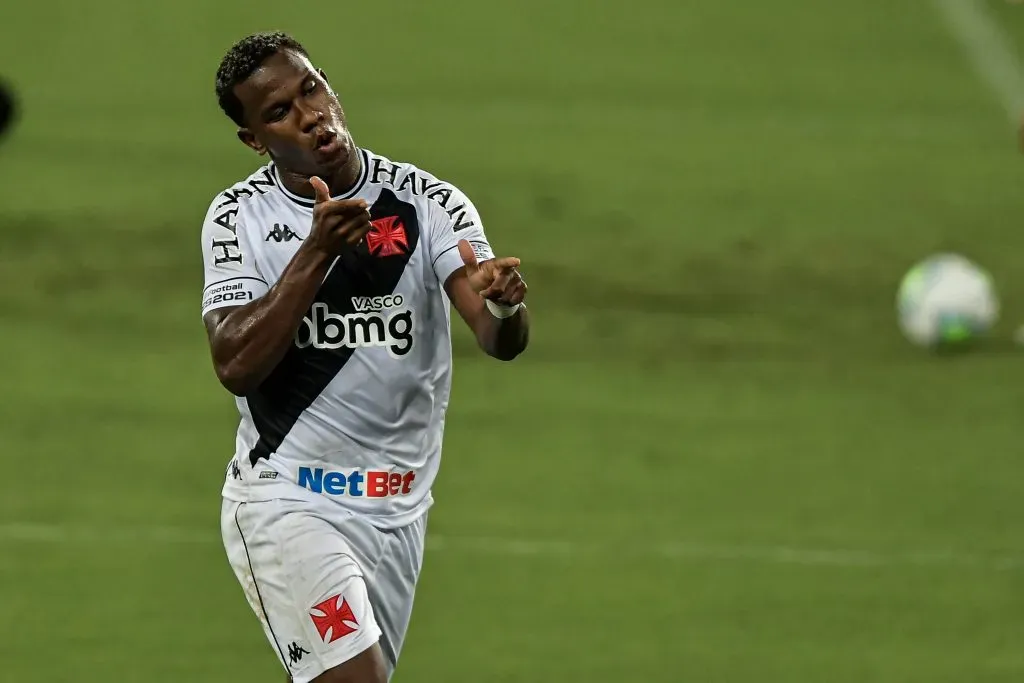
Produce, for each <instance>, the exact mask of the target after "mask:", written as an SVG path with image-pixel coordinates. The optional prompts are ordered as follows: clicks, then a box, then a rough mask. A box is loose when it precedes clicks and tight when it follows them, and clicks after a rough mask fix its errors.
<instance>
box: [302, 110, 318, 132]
mask: <svg viewBox="0 0 1024 683" xmlns="http://www.w3.org/2000/svg"><path fill="white" fill-rule="evenodd" d="M301 114H302V116H301V117H300V119H299V125H300V126H301V127H302V132H303V133H312V132H313V131H314V130H316V128H317V126H319V125H320V124H321V123H323V120H324V113H323V112H322V111H318V110H316V109H314V108H312V107H306V108H303V109H302V110H301Z"/></svg>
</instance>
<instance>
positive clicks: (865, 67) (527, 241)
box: [0, 0, 1024, 683]
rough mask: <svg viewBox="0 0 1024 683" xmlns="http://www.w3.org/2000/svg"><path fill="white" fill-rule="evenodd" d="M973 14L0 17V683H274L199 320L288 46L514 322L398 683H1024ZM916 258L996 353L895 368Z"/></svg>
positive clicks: (994, 219) (993, 153) (997, 10)
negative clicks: (250, 58)
mask: <svg viewBox="0 0 1024 683" xmlns="http://www.w3.org/2000/svg"><path fill="white" fill-rule="evenodd" d="M956 1H957V0H953V2H956ZM943 7H946V10H945V11H944V10H943ZM950 7H951V5H950V2H928V1H926V0H921V1H920V2H893V1H892V0H861V1H860V2H849V3H841V2H828V3H823V2H813V1H812V0H775V1H773V2H764V3H754V2H748V3H732V2H722V1H721V0H689V1H688V2H679V1H678V0H634V1H633V2H629V3H613V2H603V3H592V4H588V3H582V2H569V1H562V2H553V1H552V0H518V1H517V2H511V1H506V0H492V1H490V2H475V1H470V0H435V1H434V2H429V3H428V2H405V1H396V2H391V3H371V2H367V3H353V2H346V3H326V4H324V3H313V4H309V3H306V4H303V3H286V2H267V1H264V0H248V1H247V2H237V1H234V0H222V1H220V2H217V3H204V2H198V1H194V0H184V1H183V2H176V3H128V2H115V1H113V0H98V1H96V2H89V3H82V2H77V1H72V0H53V1H51V2H48V3H16V4H12V5H10V6H5V8H4V10H3V11H2V15H3V16H2V23H0V37H2V40H0V80H3V81H5V82H7V83H8V84H9V85H10V86H11V88H12V89H13V91H14V92H15V94H16V95H17V98H18V105H19V117H18V119H17V122H16V125H15V126H14V127H13V129H12V130H10V131H9V133H8V135H7V136H6V139H5V140H4V141H2V142H0V225H2V227H3V231H2V239H3V249H2V250H0V283H2V285H3V286H2V287H0V318H2V330H3V333H2V335H0V345H2V346H0V358H2V359H3V360H2V361H0V362H2V363H3V392H2V393H0V412H2V414H3V419H2V422H0V424H2V432H0V450H2V457H3V463H4V469H5V471H6V472H7V475H8V476H4V477H2V478H0V655H2V658H3V661H4V667H3V669H4V673H2V674H0V680H3V681H12V682H13V681H18V682H19V683H44V682H45V683H54V682H60V681H83V680H85V681H90V680H97V681H99V680H103V681H140V682H141V681H146V682H152V681H161V682H162V681H167V682H170V681H175V682H178V681H195V682H197V683H214V682H217V683H221V682H225V681H252V682H260V681H268V682H275V681H280V680H281V679H282V677H283V674H282V672H281V671H280V667H279V665H278V664H277V662H276V661H275V658H274V655H273V653H272V651H271V649H270V647H269V646H268V644H267V643H266V642H265V640H264V637H263V634H262V632H261V631H260V628H259V625H258V623H257V621H256V620H255V618H254V617H253V615H252V614H251V613H250V611H249V608H248V606H247V604H246V602H245V600H244V598H243V595H242V592H241V589H240V588H239V586H238V585H237V583H236V582H235V579H234V577H233V576H232V574H231V571H230V569H229V567H228V565H227V561H226V559H225V557H224V553H223V550H222V547H221V545H220V537H219V532H218V516H219V509H220V498H219V492H220V487H221V483H222V476H223V472H224V468H225V466H226V464H227V462H228V459H229V457H230V454H231V452H232V449H233V440H234V430H235V426H236V421H237V416H236V412H235V409H234V405H233V402H232V400H231V397H230V396H229V395H228V394H227V393H226V392H225V391H224V390H222V389H221V388H220V387H219V385H218V384H217V381H216V379H215V377H214V374H213V371H212V366H211V363H210V361H209V354H208V351H207V346H206V339H205V334H204V331H203V327H202V323H201V320H200V313H199V308H200V306H199V304H200V293H201V289H202V263H201V257H200V253H199V232H200V227H201V222H202V219H203V216H204V213H205V211H206V208H207V206H208V203H209V201H210V200H211V198H212V197H213V196H214V194H216V193H217V192H219V191H220V190H222V189H223V188H225V187H227V186H229V185H230V184H231V183H233V182H234V181H236V180H239V179H241V178H244V177H245V176H246V175H247V174H249V173H250V172H251V171H252V170H253V169H255V168H256V167H257V166H258V165H259V164H260V163H261V162H260V160H258V159H257V157H255V156H253V155H252V154H251V153H250V152H249V151H248V150H247V149H246V148H244V147H243V146H242V145H241V144H240V143H239V142H238V141H237V140H236V139H235V136H234V129H233V127H232V125H231V123H230V121H229V120H228V119H227V118H226V117H224V116H223V114H221V112H220V111H219V109H218V108H217V104H216V100H215V97H214V93H213V76H214V72H215V70H216V68H217V65H218V63H219V60H220V58H221V56H222V54H223V53H224V52H225V51H226V50H227V48H228V47H229V46H230V45H231V44H232V43H233V42H234V41H235V40H237V39H238V38H240V37H242V36H243V35H245V34H247V33H249V32H252V31H256V30H275V29H282V30H286V31H289V32H292V33H293V34H294V35H295V36H296V37H297V38H298V39H299V40H300V41H302V42H304V43H305V44H306V46H307V47H308V48H309V50H310V51H311V53H312V56H313V60H314V62H315V63H316V64H318V65H320V66H322V67H323V68H324V69H325V70H326V72H327V74H328V76H329V77H330V78H331V80H332V82H333V84H334V86H335V87H336V88H337V89H338V91H339V93H340V94H341V98H342V103H343V105H344V106H345V107H346V109H347V112H348V117H349V122H350V124H351V128H352V130H353V134H354V135H355V138H356V140H357V142H358V143H359V144H361V145H363V146H365V147H367V148H369V149H371V150H373V151H375V152H378V153H381V154H384V155H386V156H388V157H391V158H393V159H396V160H403V161H410V162H413V163H415V164H417V165H419V166H421V167H424V168H426V169H428V170H430V171H432V172H433V173H435V174H437V175H439V176H441V177H443V178H445V179H447V180H450V181H452V182H454V183H455V184H456V185H458V186H459V187H461V188H462V189H463V190H465V191H466V192H467V193H468V194H469V195H470V197H472V198H473V199H474V200H475V202H476V203H477V205H478V207H479V208H480V210H481V212H482V215H483V217H484V222H485V225H486V229H487V231H488V234H489V236H490V238H491V241H492V243H493V244H494V246H495V250H496V251H498V252H499V253H501V254H504V255H516V256H519V257H521V258H522V259H523V272H524V277H525V278H526V280H527V281H528V282H529V284H530V298H529V300H530V305H531V309H532V310H533V311H534V324H535V330H534V336H533V341H532V346H531V348H530V349H529V351H528V352H527V354H526V355H525V356H523V357H522V358H521V359H519V360H518V361H516V362H515V363H512V364H507V365H506V364H501V363H498V362H495V361H492V360H489V359H487V358H485V357H484V356H483V355H482V354H481V353H480V352H478V351H477V350H476V349H475V347H474V345H473V343H472V340H471V339H470V338H469V335H468V334H467V333H466V332H465V331H464V330H463V328H462V326H461V325H459V326H458V327H457V328H456V330H455V334H456V349H455V352H456V355H457V358H456V369H455V380H454V394H453V401H452V406H451V410H450V413H449V418H448V423H447V437H446V449H445V456H444V464H443V466H442V473H441V478H440V481H439V483H438V485H437V488H436V491H435V495H436V498H437V501H438V502H437V505H436V507H435V508H434V510H433V512H432V516H431V521H430V542H429V547H428V553H427V558H426V566H425V570H424V574H423V577H422V581H421V585H420V590H419V593H418V597H417V607H416V612H415V614H414V618H413V623H412V627H411V632H410V635H409V639H408V641H407V647H406V650H405V651H404V653H403V658H402V661H401V665H400V667H399V671H398V675H397V676H396V681H398V683H415V682H418V681H423V682H431V683H433V682H435V681H449V682H466V683H470V682H476V681H502V682H509V683H512V682H519V681H523V682H531V683H540V682H550V683H563V682H565V681H588V682H608V683H611V682H612V681H615V682H618V681H659V682H666V683H668V682H676V681H693V682H699V683H750V682H753V681H757V682H759V683H776V682H778V683H790V682H797V681H800V682H810V681H814V682H819V681H820V682H822V683H824V682H826V681H827V682H829V683H843V682H850V683H854V682H856V683H863V682H864V681H872V682H877V683H890V682H891V683H897V682H899V683H911V682H921V683H924V682H928V683H937V682H945V681H948V682H950V683H953V682H956V683H964V682H965V681H971V682H972V683H984V682H993V683H994V682H997V681H998V682H1007V683H1009V682H1011V681H1014V682H1019V681H1021V680H1024V647H1022V645H1024V542H1022V540H1021V538H1022V534H1021V521H1022V519H1024V449H1022V446H1021V443H1022V441H1021V416H1022V409H1024V367H1022V364H1021V357H1020V354H1021V353H1024V350H1018V349H1016V348H1014V346H1013V344H1012V343H1011V342H1010V341H1009V339H1010V337H1011V336H1012V332H1013V329H1014V328H1015V327H1016V325H1018V324H1019V323H1021V322H1024V271H1022V269H1021V267H1020V263H1021V249H1022V248H1024V233H1022V232H1021V229H1020V226H1021V220H1022V214H1024V199H1022V189H1024V158H1022V157H1021V156H1020V153H1019V152H1018V150H1017V141H1016V130H1015V127H1014V125H1013V123H1012V119H1013V117H1014V112H1013V111H1012V106H1013V104H1014V101H1013V96H1014V93H1013V92H1012V91H1010V92H1009V94H1008V92H1007V89H1006V87H1005V85H1006V79H1005V78H1003V80H1002V85H1000V77H999V74H998V72H999V67H1000V66H1006V64H1007V54H1009V55H1010V57H1013V54H1014V52H1013V51H1014V50H1015V49H1016V48H1015V47H1014V46H1015V45H1019V46H1021V48H1022V49H1024V7H1015V6H1013V5H1012V4H1010V3H1006V2H999V1H996V0H992V1H991V2H982V1H981V0H963V6H962V8H961V9H963V7H966V8H967V13H966V14H963V13H961V14H957V13H956V12H952V13H950ZM978 11H984V16H986V17H988V18H989V19H991V22H990V24H989V27H991V26H992V25H994V26H997V27H998V28H999V30H1000V31H1001V32H1003V33H1005V34H1006V36H1007V37H1008V40H1009V43H1008V45H1009V46H1010V52H1009V53H1005V52H999V53H993V51H992V50H991V49H989V48H993V47H994V46H995V42H993V41H994V38H993V37H992V36H993V34H991V33H986V32H985V30H981V31H980V32H979V31H978V30H975V29H977V27H974V29H972V28H971V26H970V25H969V24H970V21H971V17H972V16H973V17H974V18H975V19H976V18H977V16H981V15H978V14H977V12H978ZM944 12H945V13H944ZM956 17H959V18H956ZM965 17H966V19H965ZM957 28H959V29H961V31H960V33H959V34H958V33H957V30H956V29H957ZM982 29H984V26H982ZM972 31H973V33H972ZM958 35H960V36H962V37H963V41H964V45H966V46H967V47H968V48H970V49H973V50H974V52H973V54H974V55H975V57H977V56H978V55H981V61H978V62H976V63H977V64H978V65H979V67H978V68H975V62H972V61H971V57H970V55H971V54H972V53H971V52H970V51H968V50H965V49H964V45H962V44H961V43H960V42H958V40H957V36H958ZM972 36H973V37H972ZM986 54H987V55H988V57H987V59H989V62H985V59H986V57H985V55H986ZM993 54H995V55H996V56H995V57H994V58H993V57H992V55H993ZM1000 55H1002V56H1000ZM992 59H995V62H992ZM1014 59H1015V58H1014ZM986 63H988V64H989V66H985V64H986ZM992 63H994V64H995V65H996V66H995V71H993V69H992V68H990V67H991V65H992ZM979 69H980V72H979ZM1003 71H1005V69H1004V70H1003ZM993 73H996V76H997V77H996V78H995V80H993V79H992V78H991V77H992V74H993ZM979 74H980V75H979ZM986 75H987V76H989V77H990V78H989V80H988V81H986V80H985V78H984V76H986ZM1006 75H1007V74H1006V73H1003V76H1006ZM1009 76H1010V79H1011V80H1012V77H1013V74H1012V73H1011V74H1010V75H1009ZM1011 85H1012V84H1011ZM1020 88H1021V89H1022V90H1018V91H1017V94H1019V93H1020V92H1024V83H1021V84H1020ZM1008 98H1009V99H1008ZM936 250H955V251H959V252H962V253H964V254H966V255H968V256H970V257H972V258H974V259H976V260H978V261H979V262H980V263H981V264H982V265H984V266H985V267H987V268H988V269H989V270H990V272H991V273H992V274H993V276H994V278H995V281H996V284H997V285H998V287H999V291H1000V294H1001V295H1002V297H1003V305H1004V316H1003V319H1002V322H1001V323H1000V326H999V327H998V329H997V330H996V333H995V339H994V340H993V341H992V342H991V343H990V344H989V345H987V346H986V347H985V348H984V349H981V350H979V351H978V352H975V353H970V354H965V355H962V356H957V357H952V358H936V357H934V356H931V355H928V354H925V353H923V352H921V351H918V350H916V349H913V348H912V347H910V346H909V345H908V344H907V343H906V342H905V341H904V340H903V339H902V338H901V337H900V335H899V332H898V329H897V327H896V320H895V314H894V298H895V292H896V287H897V285H898V283H899V280H900V278H901V276H902V275H903V273H904V272H905V271H906V270H907V268H909V267H910V266H911V265H912V264H913V263H914V262H915V261H917V260H918V259H920V258H922V257H924V256H926V255H928V254H929V253H931V252H933V251H936Z"/></svg>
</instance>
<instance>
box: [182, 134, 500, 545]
mask: <svg viewBox="0 0 1024 683" xmlns="http://www.w3.org/2000/svg"><path fill="white" fill-rule="evenodd" d="M359 154H360V157H361V159H362V162H363V163H362V171H361V174H360V177H359V180H358V182H357V183H356V184H355V186H354V187H353V188H352V189H351V191H349V192H347V193H345V194H344V195H341V196H338V197H335V199H365V200H366V202H367V204H368V205H369V206H370V216H371V221H372V224H373V228H372V230H371V231H370V232H369V233H367V235H366V239H365V240H364V241H363V244H362V245H360V246H359V247H358V248H357V249H355V250H354V251H353V252H351V253H346V254H345V255H343V256H341V257H339V258H338V259H336V260H335V262H334V263H333V265H332V266H331V269H330V271H329V272H328V274H327V276H326V278H325V279H324V282H323V284H322V285H321V287H320V290H319V291H318V293H317V295H316V298H315V300H314V302H313V304H312V305H311V306H310V308H309V310H308V311H307V313H306V315H305V318H304V319H303V321H302V323H301V324H300V325H299V328H298V331H297V333H296V336H295V340H294V343H293V345H292V346H291V347H290V348H289V350H288V352H287V354H286V355H285V357H284V358H283V360H282V361H281V362H280V363H279V364H278V366H277V367H276V368H275V369H274V371H273V372H272V373H271V375H270V376H269V377H268V378H267V379H266V381H264V382H263V383H262V385H260V387H259V388H258V389H256V390H255V391H253V392H252V393H251V394H249V395H247V396H245V397H244V398H236V403H237V406H238V411H239V413H240V415H241V419H240V423H239V425H238V432H237V435H236V439H235V454H234V457H233V458H232V459H231V462H230V464H229V465H228V468H227V473H226V477H225V483H224V487H223V495H224V497H225V498H227V499H229V500H234V501H239V502H251V501H257V500H268V499H274V498H290V499H296V498H299V499H302V498H308V497H310V496H326V497H327V498H329V499H330V500H332V501H334V502H336V503H337V504H338V505H340V506H342V507H344V508H346V509H348V510H351V511H353V512H356V513H359V514H361V515H365V516H366V517H368V518H369V520H370V521H371V523H373V524H375V525H377V526H380V527H385V528H388V527H399V526H403V525H405V524H408V523H410V522H412V521H414V520H415V519H416V518H417V517H419V516H420V515H421V514H422V513H423V512H424V511H425V510H426V509H427V508H428V507H429V506H430V505H431V503H432V498H431V493H430V489H431V485H432V483H433V481H434V479H435V477H436V475H437V471H438V466H439V463H440V458H441V440H442V432H443V429H444V419H445V411H446V409H447V407H448V396H449V391H450V386H451V360H452V359H451V318H450V302H449V300H448V296H447V294H446V293H445V290H444V287H443V285H444V282H445V280H446V279H447V278H448V276H449V275H451V274H452V272H454V271H455V270H456V269H457V268H459V267H461V266H462V265H463V263H462V257H461V256H460V255H459V251H458V248H457V244H458V241H459V240H460V239H466V240H468V241H469V242H470V243H471V244H472V245H473V249H474V251H475V252H476V255H477V258H478V259H480V260H483V259H488V258H493V256H494V255H493V253H492V252H491V248H490V246H489V245H488V243H487V239H486V237H485V235H484V231H483V226H482V225H481V221H480V216H479V214H478V213H477V211H476V208H475V207H474V206H473V204H472V202H471V201H470V200H469V199H468V198H467V197H466V196H465V195H464V194H463V193H462V192H461V191H459V190H458V189H457V188H456V187H454V186H453V185H451V184H449V183H446V182H444V181H441V180H438V179H437V178H435V177H434V176H433V175H431V174H430V173H427V172H425V171H422V170H420V169H418V168H416V167H415V166H412V165H410V164H404V163H395V162H392V161H390V160H388V159H385V158H384V157H381V156H378V155H376V154H373V153H372V152H369V151H367V150H360V151H359ZM312 216H313V201H312V200H310V199H306V198H304V197H299V196H297V195H294V194H292V193H291V192H289V191H288V190H287V189H285V187H284V186H283V184H282V183H281V180H280V177H279V176H278V172H277V169H276V168H275V166H274V164H273V163H271V164H268V165H267V166H264V167H263V168H260V169H259V170H258V171H256V172H255V173H254V174H252V175H251V176H250V177H249V178H248V179H246V180H244V181H242V182H240V183H238V184H236V185H234V186H233V187H231V188H229V189H228V190H226V191H224V192H222V193H221V194H219V195H217V196H216V197H215V198H214V200H213V202H212V203H211V205H210V209H209V212H208V213H207V215H206V220H205V222H204V224H203V231H202V253H203V262H204V265H205V270H206V278H205V287H204V289H203V305H202V312H203V315H205V314H206V313H208V312H209V311H212V310H214V309H216V308H220V307H223V306H239V305H244V304H246V303H248V302H250V301H252V300H254V299H257V298H259V297H261V296H263V295H264V294H266V293H267V291H268V290H269V288H270V287H272V286H273V285H274V283H275V282H276V281H277V280H278V278H279V277H280V276H281V272H282V271H283V270H284V268H285V266H286V265H287V264H288V262H289V261H290V260H291V258H292V255H293V254H294V253H295V251H296V250H297V249H298V248H299V246H300V245H301V244H302V242H303V240H304V239H305V238H306V237H307V236H308V235H309V230H310V226H311V224H312Z"/></svg>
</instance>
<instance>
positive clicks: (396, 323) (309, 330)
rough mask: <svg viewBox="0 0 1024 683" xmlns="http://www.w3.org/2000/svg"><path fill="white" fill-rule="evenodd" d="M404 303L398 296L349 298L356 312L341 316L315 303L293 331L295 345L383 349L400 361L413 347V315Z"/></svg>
mask: <svg viewBox="0 0 1024 683" xmlns="http://www.w3.org/2000/svg"><path fill="white" fill-rule="evenodd" d="M404 303H405V298H404V297H403V296H402V295H401V294H395V295H391V296H381V297H360V296H356V297H352V305H353V308H355V309H356V312H354V313H348V314H345V315H341V314H338V313H332V312H331V310H330V308H329V307H328V306H327V304H325V303H323V302H317V303H315V304H313V306H312V307H311V311H310V315H307V316H306V317H304V318H303V319H302V323H301V324H300V325H299V329H298V330H296V332H295V345H296V346H297V347H299V348H300V349H305V348H308V347H310V346H312V347H313V348H314V349H340V348H342V347H347V348H350V349H356V348H360V347H369V346H384V347H386V348H387V350H388V353H389V354H390V355H391V356H392V357H394V358H401V357H402V356H405V355H406V354H408V353H409V351H411V350H412V345H413V312H412V309H411V308H406V307H405V306H404V305H403V304H404Z"/></svg>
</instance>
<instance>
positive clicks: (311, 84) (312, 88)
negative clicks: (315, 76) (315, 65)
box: [302, 80, 316, 95]
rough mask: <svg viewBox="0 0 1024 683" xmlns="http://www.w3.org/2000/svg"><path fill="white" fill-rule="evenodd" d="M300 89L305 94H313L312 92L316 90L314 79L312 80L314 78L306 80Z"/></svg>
mask: <svg viewBox="0 0 1024 683" xmlns="http://www.w3.org/2000/svg"><path fill="white" fill-rule="evenodd" d="M302 90H303V92H305V93H306V94H307V95H311V94H313V92H314V91H315V90H316V81H314V80H309V81H307V82H306V85H305V87H303V88H302Z"/></svg>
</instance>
